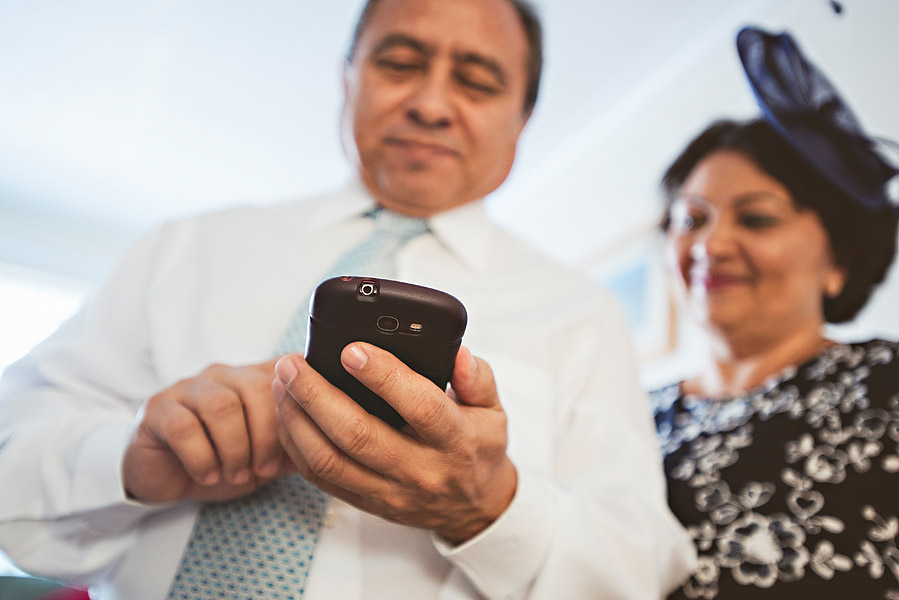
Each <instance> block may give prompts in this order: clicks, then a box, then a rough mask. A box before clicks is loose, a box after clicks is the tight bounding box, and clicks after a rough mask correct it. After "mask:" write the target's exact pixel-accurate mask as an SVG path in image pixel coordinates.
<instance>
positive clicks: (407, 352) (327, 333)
mask: <svg viewBox="0 0 899 600" xmlns="http://www.w3.org/2000/svg"><path fill="white" fill-rule="evenodd" d="M467 321H468V315H467V313H466V311H465V307H464V306H463V305H462V303H461V302H459V300H457V299H456V298H455V297H453V296H451V295H450V294H447V293H445V292H441V291H439V290H435V289H431V288H428V287H423V286H420V285H414V284H411V283H404V282H401V281H393V280H390V279H376V278H373V277H334V278H332V279H327V280H325V281H323V282H321V283H320V284H319V285H318V287H316V288H315V291H314V292H313V294H312V299H311V301H310V308H309V329H308V334H307V336H306V361H307V362H308V363H309V364H310V365H312V367H313V368H314V369H315V370H316V371H318V372H319V373H321V375H323V376H324V377H325V379H327V380H328V381H330V382H331V383H332V384H334V385H335V386H337V387H338V388H340V389H341V390H343V391H344V392H345V393H346V394H347V395H348V396H350V397H351V398H353V399H354V400H355V401H356V402H358V403H359V405H361V406H362V407H363V408H364V409H365V410H367V411H368V412H370V413H371V414H373V415H375V416H377V417H380V418H381V419H383V420H384V421H386V422H387V423H389V424H391V425H393V426H394V427H397V428H399V427H402V426H403V425H404V424H405V421H404V420H403V418H402V417H401V416H400V415H399V413H397V412H396V411H395V410H394V409H393V407H391V406H390V405H389V404H387V402H385V401H384V400H383V399H381V397H380V396H378V395H377V394H375V393H374V392H372V391H371V390H369V389H368V388H366V387H365V386H364V385H362V384H361V383H359V381H358V380H357V379H356V378H355V377H353V376H352V375H350V374H349V373H347V372H346V370H345V369H344V368H343V365H342V364H341V363H340V353H341V351H342V350H343V348H344V347H345V346H346V345H347V344H349V343H351V342H357V341H361V342H368V343H370V344H374V345H375V346H379V347H381V348H383V349H385V350H387V351H389V352H390V353H391V354H393V355H394V356H396V357H397V358H398V359H400V360H401V361H403V362H404V363H405V364H406V365H407V366H408V367H410V368H411V369H413V370H414V371H417V372H418V373H420V374H421V375H424V376H425V377H427V378H428V379H430V380H431V381H433V382H434V384H435V385H437V387H439V388H440V389H442V390H446V386H447V384H448V383H449V380H450V376H451V375H452V372H453V365H454V364H455V361H456V353H457V352H458V351H459V346H460V344H461V343H462V334H463V333H464V332H465V326H466V324H467Z"/></svg>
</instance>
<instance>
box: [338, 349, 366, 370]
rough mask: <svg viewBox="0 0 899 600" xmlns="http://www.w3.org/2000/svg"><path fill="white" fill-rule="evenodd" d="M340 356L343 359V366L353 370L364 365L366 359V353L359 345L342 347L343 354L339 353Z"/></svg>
mask: <svg viewBox="0 0 899 600" xmlns="http://www.w3.org/2000/svg"><path fill="white" fill-rule="evenodd" d="M340 358H341V360H342V361H343V364H344V366H347V367H349V368H350V369H353V370H354V371H358V370H359V369H361V368H362V367H364V366H365V363H366V361H368V355H366V354H365V352H363V351H362V348H360V347H359V346H347V347H346V348H345V349H344V351H343V354H341V355H340Z"/></svg>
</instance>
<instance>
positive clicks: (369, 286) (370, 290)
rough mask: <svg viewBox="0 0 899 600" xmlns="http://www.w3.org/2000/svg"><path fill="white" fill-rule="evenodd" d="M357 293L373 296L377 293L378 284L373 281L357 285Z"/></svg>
mask: <svg viewBox="0 0 899 600" xmlns="http://www.w3.org/2000/svg"><path fill="white" fill-rule="evenodd" d="M359 293H360V294H362V295H363V296H374V295H375V294H377V293H378V284H376V283H375V282H374V281H363V282H362V283H360V284H359Z"/></svg>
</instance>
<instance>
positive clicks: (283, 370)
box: [275, 356, 297, 385]
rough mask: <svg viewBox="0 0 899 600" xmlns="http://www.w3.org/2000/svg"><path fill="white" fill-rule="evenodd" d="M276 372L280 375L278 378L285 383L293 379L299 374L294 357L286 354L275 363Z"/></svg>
mask: <svg viewBox="0 0 899 600" xmlns="http://www.w3.org/2000/svg"><path fill="white" fill-rule="evenodd" d="M275 373H276V374H277V375H278V379H280V380H281V381H282V382H284V385H287V384H289V383H290V382H291V381H293V378H294V377H296V376H297V368H296V367H295V366H294V364H293V359H292V358H290V357H289V356H285V357H284V358H282V359H281V360H279V361H278V362H277V363H275Z"/></svg>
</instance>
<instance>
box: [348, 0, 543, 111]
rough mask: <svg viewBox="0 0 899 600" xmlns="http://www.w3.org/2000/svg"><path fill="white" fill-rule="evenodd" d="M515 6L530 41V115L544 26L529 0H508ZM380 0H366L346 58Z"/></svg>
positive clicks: (527, 102)
mask: <svg viewBox="0 0 899 600" xmlns="http://www.w3.org/2000/svg"><path fill="white" fill-rule="evenodd" d="M507 1H508V2H509V3H510V4H512V6H513V8H515V12H517V13H518V17H519V19H520V20H521V26H522V27H523V28H524V34H525V37H526V38H527V41H528V62H527V76H528V78H527V87H526V88H525V92H524V114H525V115H530V114H531V112H532V111H533V110H534V106H535V105H536V104H537V94H538V92H539V91H540V74H541V72H542V71H543V28H542V27H541V25H540V18H539V17H538V16H537V11H536V9H535V8H534V6H533V5H532V4H531V3H530V2H527V0H507ZM377 4H378V0H366V2H365V5H364V6H363V7H362V12H361V13H360V14H359V20H358V21H356V28H355V29H354V30H353V39H352V41H351V42H350V48H349V50H348V51H347V55H346V60H347V62H352V61H353V57H354V56H355V54H356V47H357V46H358V44H359V38H360V37H362V33H363V32H364V31H365V28H366V27H367V26H368V23H369V21H370V20H371V15H372V13H373V12H374V9H375V6H376V5H377Z"/></svg>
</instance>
